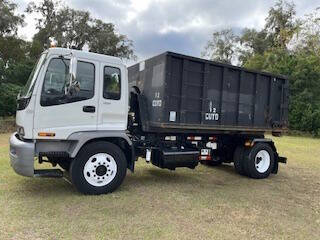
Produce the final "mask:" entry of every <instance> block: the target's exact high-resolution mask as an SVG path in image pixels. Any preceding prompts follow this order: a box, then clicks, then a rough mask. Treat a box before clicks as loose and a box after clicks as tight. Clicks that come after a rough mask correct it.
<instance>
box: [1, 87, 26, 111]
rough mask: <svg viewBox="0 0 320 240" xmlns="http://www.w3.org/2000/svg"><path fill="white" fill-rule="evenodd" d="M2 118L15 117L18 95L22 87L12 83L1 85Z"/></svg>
mask: <svg viewBox="0 0 320 240" xmlns="http://www.w3.org/2000/svg"><path fill="white" fill-rule="evenodd" d="M0 89H1V90H0V116H2V117H3V116H13V115H15V113H16V108H17V95H18V93H19V91H20V89H21V86H19V85H15V84H12V83H0Z"/></svg>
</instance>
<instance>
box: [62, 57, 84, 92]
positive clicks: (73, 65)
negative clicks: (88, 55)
mask: <svg viewBox="0 0 320 240" xmlns="http://www.w3.org/2000/svg"><path fill="white" fill-rule="evenodd" d="M77 62H78V59H77V58H76V57H74V56H73V57H72V58H71V61H70V67H69V76H68V80H67V81H68V82H67V84H66V87H65V94H66V95H73V94H75V93H77V92H79V91H80V83H79V82H78V81H76V73H77Z"/></svg>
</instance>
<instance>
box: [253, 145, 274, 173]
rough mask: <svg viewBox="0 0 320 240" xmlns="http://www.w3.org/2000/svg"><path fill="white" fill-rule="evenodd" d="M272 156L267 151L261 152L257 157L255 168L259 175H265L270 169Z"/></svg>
mask: <svg viewBox="0 0 320 240" xmlns="http://www.w3.org/2000/svg"><path fill="white" fill-rule="evenodd" d="M270 162H271V158H270V154H269V152H268V151H266V150H261V151H259V152H258V153H257V155H256V157H255V167H256V170H257V171H258V172H259V173H265V172H266V171H268V169H269V167H270Z"/></svg>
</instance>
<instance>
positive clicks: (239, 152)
mask: <svg viewBox="0 0 320 240" xmlns="http://www.w3.org/2000/svg"><path fill="white" fill-rule="evenodd" d="M233 164H234V169H235V170H236V172H237V173H239V174H240V175H244V176H245V175H247V174H246V172H245V170H244V147H243V146H238V147H237V148H236V150H235V151H234V154H233Z"/></svg>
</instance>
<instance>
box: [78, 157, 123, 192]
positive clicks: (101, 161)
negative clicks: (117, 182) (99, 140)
mask: <svg viewBox="0 0 320 240" xmlns="http://www.w3.org/2000/svg"><path fill="white" fill-rule="evenodd" d="M116 173H117V163H116V161H115V160H114V158H113V157H112V156H111V155H110V154H107V153H97V154H95V155H93V156H91V157H90V158H89V159H88V161H87V162H86V164H85V166H84V168H83V176H84V178H85V179H86V181H87V182H88V183H89V184H91V185H93V186H95V187H102V186H106V185H107V184H109V183H110V182H111V181H112V180H113V179H114V177H115V176H116Z"/></svg>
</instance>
